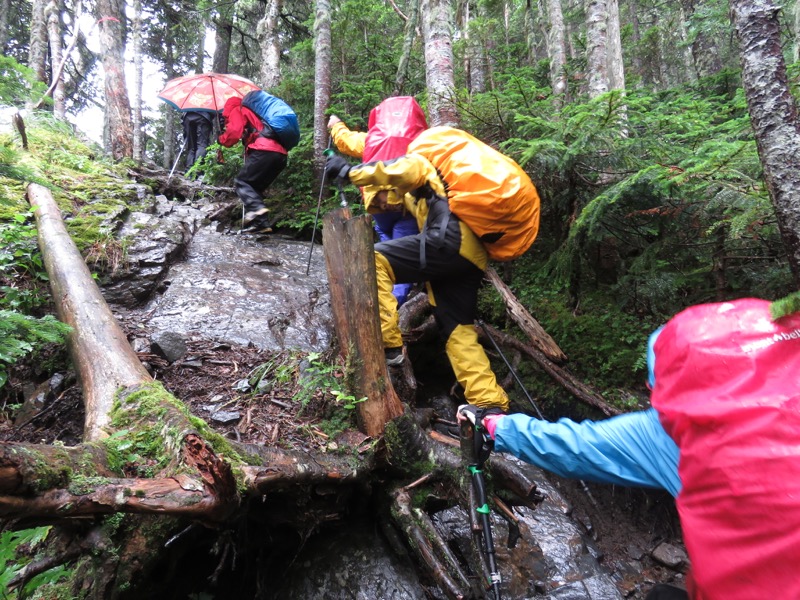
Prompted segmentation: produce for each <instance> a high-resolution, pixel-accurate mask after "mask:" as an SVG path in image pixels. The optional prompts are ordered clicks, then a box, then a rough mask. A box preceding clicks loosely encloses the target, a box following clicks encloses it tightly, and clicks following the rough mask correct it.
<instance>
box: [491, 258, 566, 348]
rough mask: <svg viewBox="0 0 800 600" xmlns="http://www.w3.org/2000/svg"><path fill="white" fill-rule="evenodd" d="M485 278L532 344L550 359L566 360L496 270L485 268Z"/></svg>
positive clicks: (556, 345) (553, 341)
mask: <svg viewBox="0 0 800 600" xmlns="http://www.w3.org/2000/svg"><path fill="white" fill-rule="evenodd" d="M486 279H487V280H488V281H490V282H491V283H492V285H493V286H494V287H495V289H496V290H497V292H498V293H499V294H500V298H501V299H502V300H503V304H505V306H506V312H507V313H508V314H509V316H510V317H511V318H512V319H514V322H515V323H516V324H517V325H519V327H520V329H522V331H524V332H525V334H526V335H527V336H528V337H530V339H531V342H532V343H533V346H534V347H535V348H537V349H538V350H539V351H540V352H542V353H543V354H544V355H545V356H546V357H547V358H548V359H549V360H551V361H555V362H559V363H560V362H563V361H565V360H567V356H566V355H565V354H564V352H563V351H562V350H561V348H559V347H558V344H556V342H555V340H554V339H553V338H551V337H550V336H549V335H548V333H547V332H546V331H545V330H544V327H542V326H541V325H540V324H539V322H538V321H537V320H536V319H535V318H533V315H531V314H530V313H529V312H528V310H527V309H526V308H525V307H524V306H523V305H522V303H521V302H520V301H519V300H517V298H516V296H514V293H513V292H512V291H511V288H509V287H508V286H507V285H506V284H505V283H504V282H503V280H502V279H500V276H499V275H498V274H497V271H495V270H494V269H493V268H492V267H489V268H488V269H486Z"/></svg>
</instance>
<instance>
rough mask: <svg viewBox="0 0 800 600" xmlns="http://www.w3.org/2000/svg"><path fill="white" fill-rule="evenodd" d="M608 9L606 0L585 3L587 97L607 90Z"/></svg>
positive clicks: (595, 96) (598, 94)
mask: <svg viewBox="0 0 800 600" xmlns="http://www.w3.org/2000/svg"><path fill="white" fill-rule="evenodd" d="M607 23H608V10H607V5H606V0H588V1H587V3H586V80H587V91H588V94H589V98H597V97H598V96H600V95H602V94H605V93H606V92H607V91H608V47H607V46H608V25H607Z"/></svg>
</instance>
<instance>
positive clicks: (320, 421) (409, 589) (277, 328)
mask: <svg viewBox="0 0 800 600" xmlns="http://www.w3.org/2000/svg"><path fill="white" fill-rule="evenodd" d="M140 193H141V194H142V195H143V196H144V197H145V198H146V202H145V207H146V208H145V210H143V211H141V212H137V213H132V214H129V215H126V216H125V218H124V221H123V222H121V226H120V227H118V235H120V236H123V237H124V236H126V235H127V236H130V238H131V240H132V243H131V245H130V247H129V249H128V266H127V267H126V268H125V269H122V270H120V271H119V272H118V273H116V274H115V275H114V277H112V278H110V279H108V280H107V281H105V282H104V284H103V286H102V289H103V294H104V296H105V298H106V301H107V302H108V303H109V306H110V307H111V308H112V310H113V312H114V315H115V317H116V318H117V319H118V321H119V322H120V324H121V325H122V327H123V329H124V331H125V332H126V334H127V336H128V339H129V341H130V343H131V345H132V346H133V348H134V350H135V351H136V353H137V355H138V356H139V358H140V360H141V361H142V363H143V364H144V365H145V366H146V367H147V369H148V370H149V371H150V372H151V374H152V375H153V376H154V377H155V378H156V379H158V380H160V381H161V382H162V383H163V384H164V386H165V387H166V388H167V389H168V390H169V391H170V392H172V393H173V394H174V395H175V396H176V397H178V398H180V399H181V400H182V401H183V402H184V403H185V404H186V406H187V407H188V408H189V410H190V411H191V412H192V413H193V414H194V415H196V416H198V417H200V418H202V419H204V420H205V421H206V422H208V423H209V424H211V425H212V426H213V427H214V428H215V429H216V430H217V431H218V432H219V433H221V434H222V435H224V436H226V437H228V438H230V439H233V440H236V441H238V442H244V443H248V444H254V445H257V446H266V447H273V446H274V447H280V448H286V449H291V450H299V451H302V452H306V453H308V455H309V457H313V455H314V453H325V452H336V451H337V449H338V448H339V446H340V445H343V444H346V445H348V446H350V447H354V448H356V449H358V448H359V447H360V446H361V445H362V444H363V445H364V447H365V448H366V446H367V445H368V444H369V442H370V440H369V439H368V438H366V436H364V435H363V434H361V433H359V432H358V431H357V430H355V429H354V428H352V427H351V428H347V429H345V430H344V431H341V428H336V429H335V430H332V429H331V427H330V423H331V421H332V420H334V419H335V418H336V416H337V414H338V416H339V418H340V419H341V413H342V409H341V407H338V406H333V405H331V404H330V402H326V401H325V400H324V396H325V395H324V393H323V392H322V391H320V390H318V389H316V388H315V383H316V379H315V378H316V377H318V376H319V375H320V372H319V370H318V368H317V367H318V365H319V364H320V363H319V362H318V358H319V357H326V356H329V355H330V353H331V351H332V347H333V346H334V337H335V335H334V333H333V325H332V317H331V310H330V300H329V295H328V284H327V276H326V271H325V261H324V256H323V251H322V246H321V245H319V244H317V245H316V246H314V247H313V248H312V246H311V244H310V242H309V241H308V240H302V239H296V238H295V237H294V236H293V235H291V234H290V232H281V231H279V230H278V231H275V232H274V233H272V234H267V235H256V234H253V233H248V232H243V231H241V230H240V229H239V227H238V221H237V215H238V206H237V204H236V202H235V199H234V198H233V197H231V196H230V195H225V194H218V195H217V196H212V197H205V198H203V197H201V196H202V194H198V195H197V196H196V197H194V198H190V199H185V198H172V199H168V198H167V197H165V196H154V197H152V196H149V195H148V190H146V189H145V188H142V190H141V192H140ZM426 344H429V343H428V342H426ZM411 356H412V359H416V360H415V361H414V364H415V374H416V376H417V378H418V381H419V394H418V397H417V399H416V403H417V408H427V409H429V412H430V413H432V414H433V415H434V417H435V418H434V419H433V422H434V423H435V422H436V421H437V418H436V417H438V420H439V421H441V422H442V423H444V424H446V423H447V422H448V421H449V420H450V419H452V418H453V414H454V410H455V407H456V406H457V404H458V401H457V399H455V398H452V397H450V395H449V394H448V390H449V387H450V385H451V380H450V379H449V378H450V377H452V373H450V372H449V370H448V368H447V364H446V359H445V358H444V350H443V348H438V347H437V348H431V347H429V346H426V347H425V348H411ZM37 371H38V369H37V367H36V365H26V366H24V367H22V368H20V369H18V370H17V372H16V373H15V374H14V381H13V385H14V389H16V390H17V391H18V397H19V400H20V403H21V404H22V407H21V408H20V409H19V410H18V411H17V413H16V415H15V418H14V420H13V421H11V420H8V421H5V422H3V423H0V438H1V439H3V440H9V441H26V442H35V443H53V442H59V443H63V444H66V445H74V444H78V443H80V441H81V435H82V428H83V408H82V398H81V392H80V388H79V386H78V385H77V383H76V381H75V380H74V376H73V375H71V374H70V373H69V372H67V373H60V374H57V375H55V376H52V377H49V378H47V379H45V380H44V381H41V380H40V379H41V376H40V375H37ZM328 375H330V373H328ZM333 375H335V373H334V374H333ZM558 416H562V415H553V417H558ZM525 468H526V469H527V472H528V473H529V475H530V477H531V479H532V480H533V481H535V482H536V486H537V488H538V490H539V492H540V494H541V499H540V502H539V504H538V505H537V506H536V507H535V508H534V509H531V508H528V507H515V508H514V513H515V517H516V519H518V523H519V526H520V528H521V529H522V531H523V535H522V538H521V539H520V541H518V542H517V543H516V545H515V547H513V548H510V547H507V546H508V545H507V543H506V542H507V541H511V538H513V537H515V536H514V535H513V533H512V532H509V526H508V523H507V520H504V519H501V518H499V517H496V516H493V527H494V528H495V537H496V545H497V553H498V562H499V563H500V565H501V571H502V574H503V579H504V584H503V590H504V596H503V597H504V598H507V599H520V600H521V599H527V598H543V599H544V598H552V599H562V600H564V599H575V600H579V599H583V598H589V599H595V600H606V599H608V600H611V599H614V598H632V599H640V598H643V597H644V596H645V594H646V592H647V591H648V590H649V588H650V587H652V585H653V584H654V583H659V582H681V581H682V580H683V574H684V573H685V571H686V569H687V567H688V565H687V561H686V555H685V552H684V550H683V547H682V545H681V538H680V528H679V525H678V520H677V516H676V513H675V510H674V502H673V500H672V499H671V498H670V497H669V496H668V495H667V494H665V493H664V494H662V493H656V492H651V491H644V490H635V489H624V488H619V487H614V486H607V485H593V484H589V485H588V487H582V486H581V485H579V484H578V483H577V482H570V481H566V480H563V479H560V478H557V477H554V476H549V475H547V474H545V473H544V472H542V471H540V470H538V469H536V468H534V467H531V466H526V467H525ZM310 493H311V494H312V495H313V496H315V497H314V498H312V499H311V500H313V501H315V502H316V501H320V502H322V501H329V500H330V498H331V495H334V496H335V495H336V494H337V492H336V490H325V489H314V490H313V491H310ZM317 496H318V497H317ZM337 502H341V503H342V504H343V505H345V506H346V509H345V510H343V511H341V512H339V513H337V514H336V515H331V518H330V520H329V521H326V520H325V519H324V518H320V517H319V514H320V513H319V512H315V513H314V518H313V519H310V520H309V522H308V526H307V527H306V528H305V529H304V530H303V531H297V530H288V529H287V530H285V531H275V530H271V531H270V532H269V535H270V536H271V539H270V540H268V543H265V540H264V539H263V538H262V537H258V536H253V535H251V536H250V537H248V535H247V532H248V530H249V532H250V533H251V534H252V533H253V532H255V531H257V524H253V523H252V522H250V523H249V524H247V525H243V526H242V527H241V528H240V530H238V531H236V530H234V531H229V532H223V535H224V536H240V544H239V552H240V553H241V554H242V556H240V557H239V558H238V560H239V565H240V566H239V568H238V570H237V568H234V565H235V564H236V561H234V560H233V559H231V558H230V557H227V556H221V555H220V554H219V544H218V543H217V542H216V541H215V540H216V539H217V538H219V536H220V534H219V532H211V533H209V532H203V533H198V532H197V531H195V530H194V529H192V533H190V534H187V535H186V536H185V539H182V540H181V541H180V543H178V544H176V546H178V547H182V548H183V552H182V553H181V556H180V557H179V558H178V557H175V558H173V562H172V564H171V566H170V567H169V568H168V569H167V568H165V571H164V574H163V580H162V581H160V583H161V584H162V589H170V590H172V591H171V592H170V593H169V594H168V595H161V596H159V597H164V598H187V599H188V598H204V599H205V598H220V599H224V598H232V597H248V596H246V595H242V594H241V592H238V595H230V594H231V593H232V590H236V589H247V590H248V592H247V593H249V594H250V596H251V597H258V598H267V599H271V598H298V599H301V598H302V599H315V598H319V599H323V598H325V599H339V598H341V599H346V598H364V599H390V598H391V599H416V598H420V599H422V598H435V599H438V598H445V597H446V596H445V595H444V594H443V592H442V591H441V590H439V589H438V588H436V587H435V586H432V585H431V584H430V582H428V581H426V579H425V577H424V576H421V575H420V570H419V569H418V568H417V565H415V564H414V562H413V560H412V559H411V557H410V554H409V553H408V551H407V549H405V548H404V547H403V543H402V541H401V540H400V539H399V538H398V537H397V535H396V533H393V532H392V531H391V528H390V527H387V525H386V523H384V522H383V521H382V520H381V519H380V518H378V517H377V516H376V513H377V507H376V506H374V504H373V502H372V498H371V495H370V493H369V490H362V491H361V493H357V494H352V495H350V496H348V497H346V498H341V499H337ZM287 504H291V500H289V499H288V498H287ZM286 510H291V507H290V506H287V508H286ZM343 515H344V516H343ZM432 519H433V521H434V523H435V525H436V527H437V529H438V530H439V531H440V532H444V533H445V534H446V537H447V539H448V540H449V542H448V543H449V544H450V545H451V546H452V549H453V551H454V553H455V554H456V555H457V556H458V555H465V554H466V553H467V550H466V546H468V545H469V544H470V539H471V533H470V530H469V524H468V520H467V519H466V518H465V516H464V515H463V513H462V512H461V511H459V510H458V509H457V507H456V508H444V509H443V510H441V511H439V512H436V513H435V514H434V515H432ZM245 523H248V522H247V521H246V520H245ZM242 536H243V537H244V538H247V542H246V543H243V544H242V543H241V537H242ZM253 538H256V539H253ZM247 553H251V554H252V555H255V554H258V555H259V557H261V558H263V555H264V554H268V555H269V556H268V557H267V558H268V560H269V564H270V571H269V572H270V573H271V574H272V575H271V576H270V577H265V576H264V574H263V571H262V572H260V574H259V572H254V573H249V572H248V573H246V575H243V574H242V568H241V565H242V564H244V565H252V564H262V563H258V562H257V561H255V562H254V561H253V560H249V559H247V558H246V557H247ZM265 560H266V559H265ZM245 571H247V568H246V567H245ZM276 573H277V574H279V575H278V576H277V577H276V576H275V574H276ZM199 574H201V575H199ZM243 577H251V578H253V580H254V581H255V583H252V584H250V585H249V586H247V587H246V588H240V587H238V586H239V582H240V580H241V579H242V578H243ZM167 582H170V583H167Z"/></svg>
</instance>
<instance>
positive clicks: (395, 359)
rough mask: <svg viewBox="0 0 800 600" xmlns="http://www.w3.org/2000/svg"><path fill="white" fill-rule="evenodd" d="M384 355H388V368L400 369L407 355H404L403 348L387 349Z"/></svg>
mask: <svg viewBox="0 0 800 600" xmlns="http://www.w3.org/2000/svg"><path fill="white" fill-rule="evenodd" d="M384 353H385V354H386V366H387V367H399V366H400V365H402V364H403V361H404V360H405V359H406V357H405V355H404V354H403V347H402V346H400V347H399V348H386V349H384Z"/></svg>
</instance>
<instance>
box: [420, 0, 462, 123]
mask: <svg viewBox="0 0 800 600" xmlns="http://www.w3.org/2000/svg"><path fill="white" fill-rule="evenodd" d="M421 18H422V37H423V40H424V43H425V81H426V84H427V89H428V120H429V125H430V126H431V127H435V126H437V125H449V126H451V127H457V126H458V123H459V119H458V111H457V109H456V96H455V94H456V83H455V70H454V69H455V66H454V64H453V14H452V7H451V3H450V2H449V1H448V0H422V3H421Z"/></svg>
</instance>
